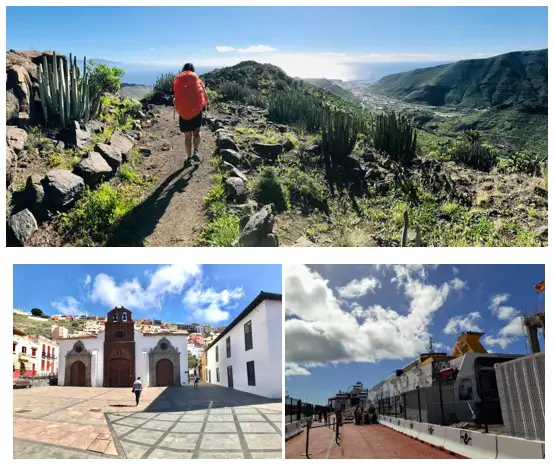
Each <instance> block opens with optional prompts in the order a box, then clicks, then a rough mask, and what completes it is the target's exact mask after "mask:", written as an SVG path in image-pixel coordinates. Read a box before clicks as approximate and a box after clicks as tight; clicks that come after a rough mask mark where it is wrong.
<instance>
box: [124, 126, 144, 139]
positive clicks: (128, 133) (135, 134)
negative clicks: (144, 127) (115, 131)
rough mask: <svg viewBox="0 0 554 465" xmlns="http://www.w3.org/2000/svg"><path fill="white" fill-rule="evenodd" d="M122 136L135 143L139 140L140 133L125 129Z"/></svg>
mask: <svg viewBox="0 0 554 465" xmlns="http://www.w3.org/2000/svg"><path fill="white" fill-rule="evenodd" d="M123 134H125V135H126V136H129V137H130V138H131V139H134V140H136V141H138V140H140V137H141V133H140V131H138V130H131V129H125V130H124V131H123Z"/></svg>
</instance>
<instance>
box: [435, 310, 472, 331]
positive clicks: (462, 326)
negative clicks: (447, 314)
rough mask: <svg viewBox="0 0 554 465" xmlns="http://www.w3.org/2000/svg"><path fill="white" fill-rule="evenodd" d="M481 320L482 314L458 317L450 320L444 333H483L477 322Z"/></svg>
mask: <svg viewBox="0 0 554 465" xmlns="http://www.w3.org/2000/svg"><path fill="white" fill-rule="evenodd" d="M480 319H481V314H480V313H479V312H471V313H468V314H467V315H465V316H464V315H458V316H454V317H452V318H450V319H449V320H448V323H446V326H445V327H444V330H443V331H444V332H445V333H446V334H458V333H462V332H465V331H475V332H480V331H482V330H481V328H480V327H479V325H478V323H477V321H478V320H480Z"/></svg>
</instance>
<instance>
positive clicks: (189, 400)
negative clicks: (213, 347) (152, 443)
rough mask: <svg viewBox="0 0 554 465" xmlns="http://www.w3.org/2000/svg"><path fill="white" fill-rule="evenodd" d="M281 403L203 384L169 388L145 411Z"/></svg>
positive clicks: (171, 410)
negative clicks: (210, 405)
mask: <svg viewBox="0 0 554 465" xmlns="http://www.w3.org/2000/svg"><path fill="white" fill-rule="evenodd" d="M281 401H282V400H281V399H269V398H267V397H262V396H258V395H256V394H250V393H248V392H243V391H238V390H236V389H231V388H228V387H223V386H217V385H213V384H201V385H200V386H199V387H198V388H197V389H195V388H194V387H193V386H183V387H168V388H166V389H165V390H164V391H163V392H162V393H161V394H160V395H159V396H158V397H157V398H156V399H154V400H153V401H152V402H151V403H150V405H148V407H146V408H145V409H144V411H145V412H184V411H190V410H204V409H206V408H208V406H209V404H210V402H211V403H212V408H221V407H245V406H248V405H260V404H274V403H276V402H281Z"/></svg>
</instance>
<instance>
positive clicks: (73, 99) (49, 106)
mask: <svg viewBox="0 0 554 465" xmlns="http://www.w3.org/2000/svg"><path fill="white" fill-rule="evenodd" d="M86 60H87V59H86V57H85V59H84V61H83V68H84V70H85V71H84V73H83V77H80V72H79V67H78V66H77V58H76V57H75V58H73V55H71V54H70V55H69V60H66V59H63V58H61V57H57V56H56V53H55V52H54V54H53V55H52V62H51V63H48V60H47V58H46V56H43V57H42V63H40V64H39V65H38V84H39V94H40V103H41V105H42V110H43V113H44V122H45V124H46V125H48V123H51V124H54V125H55V124H60V125H61V127H65V126H66V125H67V124H68V123H70V122H71V121H80V120H84V121H88V120H89V119H90V117H91V114H94V113H95V112H96V111H97V110H98V106H99V105H98V103H99V102H98V100H99V99H96V101H95V102H94V104H93V111H92V112H91V100H90V88H89V81H88V74H87V72H86V69H87V68H86V66H87V65H86V63H87V61H86Z"/></svg>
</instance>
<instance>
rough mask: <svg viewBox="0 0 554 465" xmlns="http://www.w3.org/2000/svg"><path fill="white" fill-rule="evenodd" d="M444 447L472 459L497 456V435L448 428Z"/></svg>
mask: <svg viewBox="0 0 554 465" xmlns="http://www.w3.org/2000/svg"><path fill="white" fill-rule="evenodd" d="M443 447H444V449H445V450H447V451H449V452H452V453H454V454H458V455H461V456H463V457H467V458H470V459H494V458H496V451H497V449H496V435H495V434H486V433H480V432H478V431H471V430H465V429H459V428H446V436H445V440H444V446H443Z"/></svg>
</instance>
